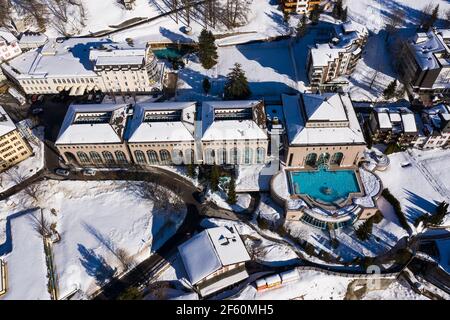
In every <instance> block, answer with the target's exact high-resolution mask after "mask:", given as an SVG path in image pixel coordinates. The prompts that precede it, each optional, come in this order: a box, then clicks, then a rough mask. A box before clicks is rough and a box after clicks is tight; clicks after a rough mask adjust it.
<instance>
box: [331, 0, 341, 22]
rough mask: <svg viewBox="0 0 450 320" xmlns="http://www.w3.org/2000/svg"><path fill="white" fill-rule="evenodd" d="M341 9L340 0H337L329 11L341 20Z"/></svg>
mask: <svg viewBox="0 0 450 320" xmlns="http://www.w3.org/2000/svg"><path fill="white" fill-rule="evenodd" d="M343 11H344V9H343V7H342V0H337V1H336V3H335V4H334V6H333V10H332V11H331V16H332V17H333V18H335V19H338V20H341V19H342V12H343Z"/></svg>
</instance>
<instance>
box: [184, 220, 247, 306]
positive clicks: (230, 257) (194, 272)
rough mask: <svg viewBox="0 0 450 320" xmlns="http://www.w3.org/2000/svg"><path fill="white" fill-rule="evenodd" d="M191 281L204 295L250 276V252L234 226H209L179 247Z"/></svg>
mask: <svg viewBox="0 0 450 320" xmlns="http://www.w3.org/2000/svg"><path fill="white" fill-rule="evenodd" d="M178 252H179V253H180V257H181V260H182V262H183V265H184V269H185V270H186V274H187V276H188V279H189V282H190V283H191V284H192V285H193V286H194V287H195V288H196V290H197V291H198V292H199V293H200V295H201V296H202V297H206V296H209V295H211V294H213V293H214V292H217V291H219V290H221V289H224V288H226V287H229V286H231V285H234V284H236V283H238V282H240V281H243V280H245V279H247V278H248V276H249V275H248V272H247V270H246V267H245V262H247V261H249V260H250V255H249V254H248V252H247V249H246V248H245V245H244V243H243V242H242V239H241V237H240V235H239V233H238V231H237V229H236V228H235V227H234V226H221V227H215V228H210V229H206V230H204V231H202V232H200V233H198V234H196V235H195V236H193V237H192V238H191V239H189V240H187V241H186V242H185V243H183V244H181V245H180V246H178Z"/></svg>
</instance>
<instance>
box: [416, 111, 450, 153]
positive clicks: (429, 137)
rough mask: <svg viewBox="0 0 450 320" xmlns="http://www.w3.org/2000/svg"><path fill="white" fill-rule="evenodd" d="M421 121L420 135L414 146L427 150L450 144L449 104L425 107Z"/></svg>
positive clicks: (446, 146)
mask: <svg viewBox="0 0 450 320" xmlns="http://www.w3.org/2000/svg"><path fill="white" fill-rule="evenodd" d="M420 121H421V125H420V128H419V137H418V138H417V140H416V142H415V144H414V147H416V148H420V149H425V150H426V149H434V148H448V147H449V146H450V111H449V109H448V107H447V106H445V105H443V104H440V105H437V106H435V107H432V108H429V109H425V110H424V111H423V112H422V116H421V119H420Z"/></svg>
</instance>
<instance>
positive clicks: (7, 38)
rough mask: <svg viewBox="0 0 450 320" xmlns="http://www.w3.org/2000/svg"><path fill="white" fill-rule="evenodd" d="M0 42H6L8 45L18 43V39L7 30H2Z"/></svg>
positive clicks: (0, 29)
mask: <svg viewBox="0 0 450 320" xmlns="http://www.w3.org/2000/svg"><path fill="white" fill-rule="evenodd" d="M0 40H5V41H6V42H7V43H8V44H9V43H12V42H17V38H16V37H15V36H14V35H13V34H12V33H11V31H9V30H8V29H6V28H0Z"/></svg>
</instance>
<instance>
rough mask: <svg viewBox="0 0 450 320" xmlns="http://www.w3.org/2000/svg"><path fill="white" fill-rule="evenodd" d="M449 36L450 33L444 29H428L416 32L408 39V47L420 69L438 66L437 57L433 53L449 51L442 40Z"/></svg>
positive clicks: (436, 67) (430, 68)
mask: <svg viewBox="0 0 450 320" xmlns="http://www.w3.org/2000/svg"><path fill="white" fill-rule="evenodd" d="M449 38H450V34H449V32H447V31H445V30H430V31H428V32H427V33H418V34H416V36H415V38H414V39H413V40H410V41H409V47H410V49H411V51H412V52H413V53H414V56H415V60H416V62H417V64H418V65H419V67H420V69H421V70H432V69H438V68H440V62H439V59H438V58H437V57H436V56H435V54H436V53H443V52H447V53H450V50H449V47H448V46H447V45H446V44H445V41H444V39H446V40H448V39H449Z"/></svg>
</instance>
